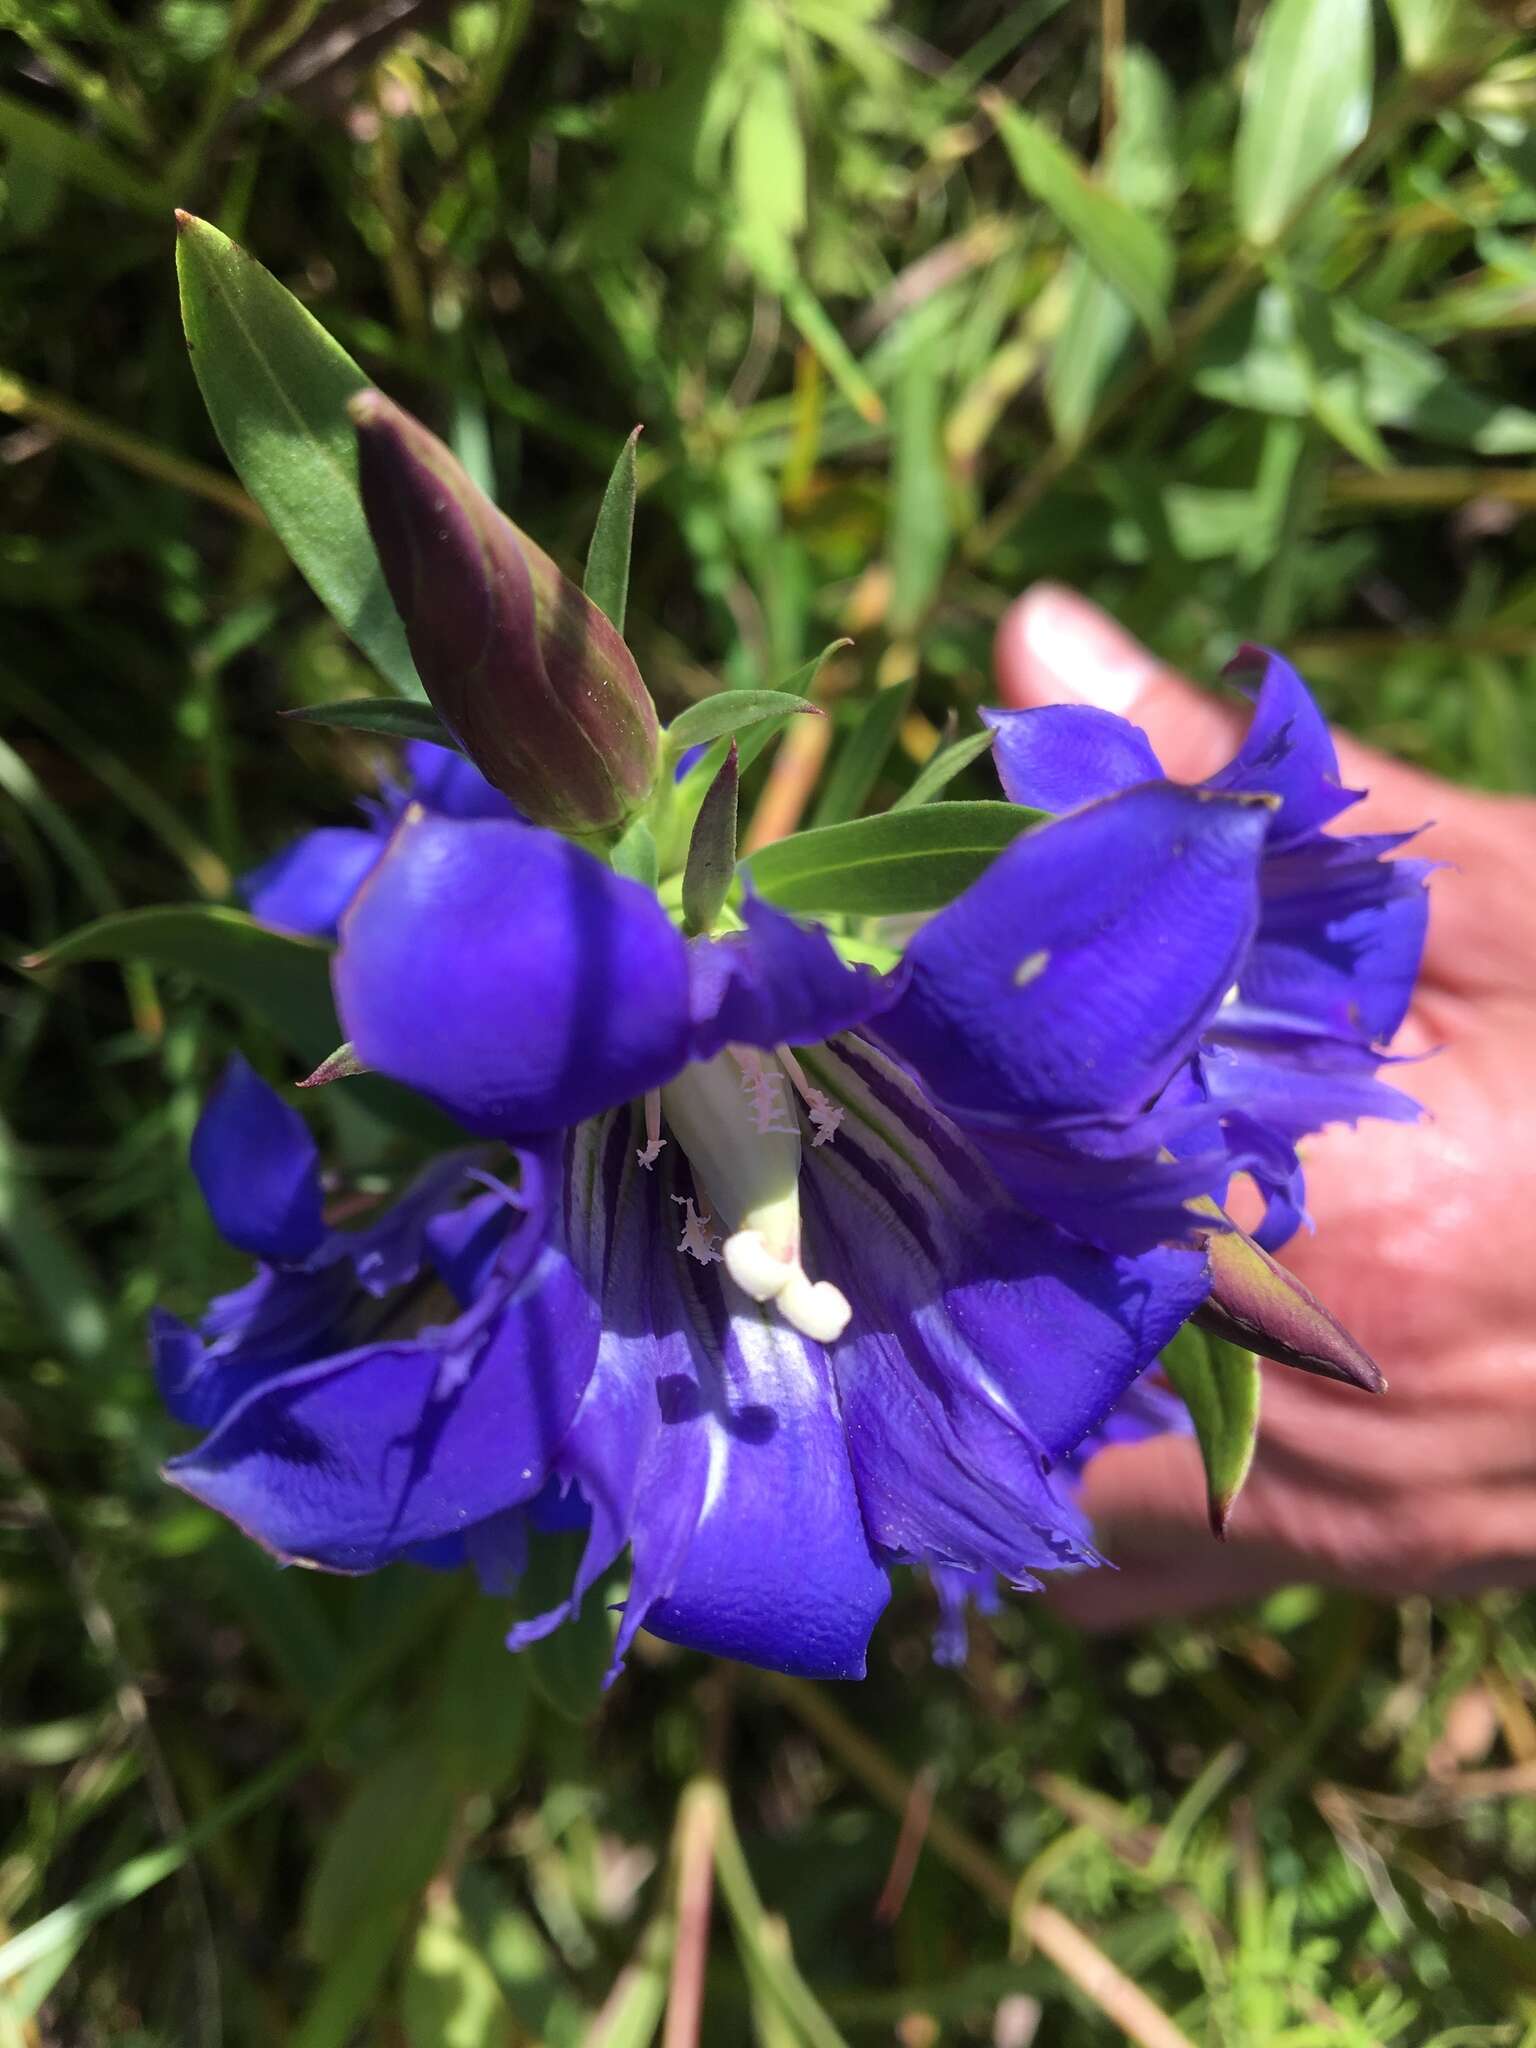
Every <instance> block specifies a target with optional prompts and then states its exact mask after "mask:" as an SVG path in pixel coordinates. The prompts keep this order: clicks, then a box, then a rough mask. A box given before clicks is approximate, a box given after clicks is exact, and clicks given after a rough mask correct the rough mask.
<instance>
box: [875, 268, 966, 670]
mask: <svg viewBox="0 0 1536 2048" xmlns="http://www.w3.org/2000/svg"><path fill="white" fill-rule="evenodd" d="M935 307H937V308H938V309H939V310H940V311H942V310H943V302H942V300H935V301H932V302H930V305H929V306H928V307H926V308H924V311H923V313H922V314H919V315H918V316H917V318H916V319H915V320H914V321H913V322H912V326H913V328H914V330H915V331H914V332H913V333H912V335H911V336H910V338H909V340H908V343H907V348H906V352H905V355H904V357H903V360H902V365H901V370H900V374H899V375H898V377H897V379H896V389H895V394H894V397H893V399H892V403H891V443H892V445H891V491H890V507H891V509H890V530H889V532H888V534H887V536H886V556H887V559H888V560H889V562H890V568H891V608H890V617H889V621H888V623H889V627H890V630H891V632H892V633H893V634H894V635H896V636H897V637H898V638H900V637H901V636H903V635H905V634H909V633H912V632H914V631H915V630H916V629H917V627H918V625H919V623H920V622H921V620H922V618H923V615H924V613H925V612H926V611H927V609H928V606H929V604H930V603H931V602H932V600H933V597H934V595H935V593H936V592H937V590H938V588H939V584H940V582H941V581H942V579H943V575H944V570H945V567H946V565H947V563H948V561H949V551H950V544H951V539H952V527H951V524H950V511H949V479H948V477H947V475H946V474H945V470H944V463H943V459H942V455H941V451H940V441H939V392H940V384H941V380H942V374H943V372H942V365H943V360H944V355H945V345H946V342H947V341H948V334H947V323H946V326H945V327H941V325H940V323H939V321H938V320H937V318H935V317H933V314H934V308H935ZM925 314H926V315H928V316H929V317H926V318H925V317H924V315H925ZM951 347H952V345H951Z"/></svg>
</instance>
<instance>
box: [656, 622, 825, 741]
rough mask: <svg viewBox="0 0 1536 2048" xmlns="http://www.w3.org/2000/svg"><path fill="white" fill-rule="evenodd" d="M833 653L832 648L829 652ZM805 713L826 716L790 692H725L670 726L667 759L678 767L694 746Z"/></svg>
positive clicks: (692, 706) (682, 714)
mask: <svg viewBox="0 0 1536 2048" xmlns="http://www.w3.org/2000/svg"><path fill="white" fill-rule="evenodd" d="M847 644H848V643H847V641H845V640H839V641H834V642H833V646H837V647H846V646H847ZM830 652H831V649H830V648H829V649H828V650H827V653H830ZM825 659H826V655H825V654H823V655H819V656H818V657H817V660H816V663H815V664H813V666H815V667H819V666H820V664H821V662H822V661H824V660H825ZM802 673H803V671H802ZM801 712H809V713H810V714H811V716H812V717H814V718H823V717H825V715H826V714H825V713H824V712H823V710H822V708H821V706H820V705H819V704H812V703H811V702H810V701H809V699H808V698H805V697H797V696H794V695H792V694H791V693H790V692H789V691H787V690H722V691H721V692H720V694H719V695H718V696H717V697H706V698H705V699H704V700H703V702H702V703H700V704H690V705H689V707H688V709H687V710H686V711H680V712H679V713H678V714H677V716H676V718H674V719H673V721H672V723H671V724H670V725H669V726H668V727H667V738H666V752H667V759H668V760H669V761H670V762H671V763H673V764H674V765H675V764H676V763H677V762H678V761H679V760H680V759H681V758H682V756H683V755H684V754H686V753H687V751H688V749H689V748H690V747H698V746H702V745H704V744H705V743H706V742H707V741H709V740H717V739H720V738H721V737H722V736H723V735H724V734H726V733H736V734H741V733H744V732H747V731H749V730H750V729H751V728H752V727H753V726H757V725H765V724H768V723H769V722H770V721H771V722H772V723H773V724H775V725H782V724H783V723H784V721H785V719H787V718H795V717H798V716H799V714H800V713H801Z"/></svg>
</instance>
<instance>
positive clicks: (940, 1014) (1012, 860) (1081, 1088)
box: [878, 783, 1269, 1127]
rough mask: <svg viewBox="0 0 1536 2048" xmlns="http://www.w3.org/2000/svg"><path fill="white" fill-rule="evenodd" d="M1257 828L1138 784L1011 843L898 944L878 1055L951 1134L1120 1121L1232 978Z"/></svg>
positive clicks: (1243, 816) (1244, 926) (1194, 799)
mask: <svg viewBox="0 0 1536 2048" xmlns="http://www.w3.org/2000/svg"><path fill="white" fill-rule="evenodd" d="M1268 816H1269V811H1268V808H1267V807H1266V806H1264V805H1262V804H1260V803H1257V802H1255V801H1253V800H1250V799H1243V798H1225V797H1212V796H1209V795H1207V794H1206V793H1205V792H1203V791H1199V790H1188V789H1181V788H1177V787H1175V786H1174V785H1172V784H1169V783H1148V784H1142V785H1141V786H1140V787H1138V788H1135V789H1129V790H1125V791H1123V792H1122V793H1121V794H1119V795H1117V796H1112V797H1107V798H1105V799H1103V800H1102V801H1101V802H1099V803H1096V804H1092V805H1090V806H1089V807H1088V808H1087V809H1085V810H1080V811H1076V812H1074V813H1073V814H1072V815H1071V816H1070V817H1066V818H1062V819H1059V820H1057V821H1056V822H1055V823H1053V824H1049V825H1044V826H1040V827H1038V828H1036V829H1035V830H1034V831H1032V832H1028V833H1026V834H1025V835H1024V837H1023V838H1021V839H1019V840H1016V841H1015V842H1014V844H1013V845H1012V846H1011V847H1010V848H1009V849H1008V850H1007V852H1005V853H1003V854H1002V855H1000V856H999V858H998V859H997V860H996V861H994V862H993V864H992V866H991V867H990V868H988V869H987V871H986V873H985V874H984V875H983V876H982V877H981V879H980V880H979V881H977V882H976V883H974V884H973V885H972V887H971V888H969V889H968V890H967V891H966V892H965V894H964V895H963V896H961V897H960V898H959V899H958V900H957V901H956V902H954V903H952V904H950V905H949V906H948V908H947V909H945V910H941V911H940V912H939V914H938V915H937V916H936V917H935V918H934V919H933V920H932V921H931V922H930V923H929V924H927V925H926V926H924V928H923V929H922V930H921V931H920V932H918V934H917V936H916V937H915V938H914V939H913V940H912V942H911V944H910V945H909V947H908V949H907V955H906V960H907V965H908V969H909V974H910V979H909V980H908V982H907V985H906V988H905V990H904V991H903V993H902V994H901V996H900V997H899V998H898V1000H897V1002H896V1003H895V1005H894V1006H893V1007H892V1008H891V1009H889V1010H887V1011H886V1012H885V1013H884V1015H883V1016H882V1017H881V1019H880V1021H879V1025H878V1029H879V1032H880V1035H881V1037H882V1038H883V1039H886V1040H887V1041H889V1043H891V1044H892V1045H893V1046H894V1047H895V1049H896V1050H897V1052H898V1053H900V1054H901V1056H902V1057H903V1058H904V1059H905V1060H906V1061H908V1063H909V1064H910V1065H912V1066H913V1067H915V1068H916V1069H917V1071H918V1073H919V1074H920V1075H921V1076H922V1078H923V1080H924V1082H925V1083H926V1084H927V1085H928V1086H929V1088H930V1089H931V1090H932V1092H933V1093H934V1095H935V1096H936V1098H937V1099H938V1100H939V1102H940V1103H941V1104H942V1105H943V1106H944V1107H945V1108H946V1109H950V1110H953V1111H957V1112H960V1113H962V1114H964V1115H965V1116H966V1117H967V1118H971V1117H981V1118H983V1119H985V1120H987V1121H989V1122H992V1123H994V1124H996V1125H998V1126H1000V1127H1001V1126H1004V1125H1006V1124H1007V1123H1008V1122H1010V1121H1014V1120H1018V1119H1023V1120H1024V1121H1025V1122H1040V1121H1042V1120H1051V1119H1058V1118H1061V1117H1063V1116H1070V1115H1080V1114H1088V1115H1110V1116H1126V1115H1130V1114H1132V1113H1134V1112H1135V1111H1137V1110H1139V1109H1140V1108H1141V1107H1142V1106H1143V1105H1144V1104H1145V1103H1146V1102H1148V1101H1150V1100H1151V1099H1153V1098H1154V1097H1155V1096H1156V1095H1157V1093H1158V1092H1159V1090H1160V1089H1161V1088H1162V1087H1163V1086H1164V1084H1165V1083H1166V1082H1167V1081H1168V1080H1169V1078H1170V1077H1171V1076H1172V1074H1173V1073H1174V1072H1175V1070H1176V1069H1177V1068H1178V1067H1179V1066H1180V1065H1181V1064H1182V1062H1183V1061H1185V1060H1186V1059H1187V1058H1188V1057H1189V1055H1190V1053H1191V1052H1192V1050H1193V1049H1194V1046H1195V1043H1196V1041H1197V1039H1198V1037H1199V1033H1200V1031H1201V1029H1202V1028H1203V1026H1204V1025H1205V1024H1206V1023H1207V1022H1208V1020H1209V1019H1210V1017H1211V1016H1212V1015H1213V1014H1214V1012H1215V1010H1216V1008H1217V1006H1218V1005H1219V1004H1220V1002H1221V1000H1222V998H1223V996H1224V995H1225V993H1226V991H1227V990H1228V989H1229V988H1230V987H1231V985H1232V983H1233V981H1234V980H1235V978H1236V975H1237V971H1238V967H1239V965H1240V963H1241V961H1242V959H1243V956H1244V954H1245V953H1246V951H1247V948H1248V945H1249V942H1250V940H1251V938H1252V936H1253V931H1254V926H1255V923H1256V921H1257V911H1258V888H1257V869H1258V861H1259V855H1260V851H1261V848H1262V845H1263V840H1264V834H1265V826H1266V822H1267V819H1268Z"/></svg>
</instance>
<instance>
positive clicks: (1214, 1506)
mask: <svg viewBox="0 0 1536 2048" xmlns="http://www.w3.org/2000/svg"><path fill="white" fill-rule="evenodd" d="M1162 1364H1163V1370H1164V1372H1166V1373H1167V1375H1168V1379H1169V1382H1170V1384H1171V1385H1172V1387H1173V1390H1174V1392H1175V1393H1176V1394H1178V1395H1179V1397H1180V1399H1181V1400H1182V1401H1183V1403H1184V1405H1185V1407H1186V1408H1187V1409H1188V1410H1189V1413H1190V1418H1191V1420H1192V1421H1193V1423H1194V1425H1195V1436H1196V1438H1197V1440H1198V1441H1199V1445H1200V1456H1201V1458H1202V1459H1203V1460H1204V1463H1205V1489H1206V1506H1207V1509H1208V1511H1209V1514H1210V1518H1211V1531H1212V1534H1213V1535H1216V1536H1225V1535H1226V1533H1227V1523H1228V1521H1229V1520H1230V1518H1231V1514H1232V1506H1233V1503H1234V1502H1235V1501H1236V1499H1237V1496H1238V1495H1239V1493H1241V1492H1242V1489H1243V1482H1244V1480H1245V1479H1246V1478H1247V1477H1248V1469H1249V1467H1250V1466H1251V1465H1252V1463H1253V1451H1254V1445H1255V1443H1256V1442H1257V1440H1258V1431H1259V1392H1260V1380H1259V1362H1258V1360H1257V1359H1256V1358H1255V1357H1254V1355H1253V1353H1252V1352H1251V1351H1244V1350H1242V1349H1240V1348H1239V1347H1238V1346H1237V1345H1235V1344H1227V1343H1224V1342H1223V1341H1222V1339H1221V1338H1220V1337H1212V1336H1209V1335H1207V1334H1206V1332H1205V1331H1203V1330H1197V1329H1195V1328H1193V1327H1192V1326H1191V1325H1190V1324H1187V1323H1186V1324H1185V1326H1184V1328H1183V1329H1182V1330H1180V1332H1179V1334H1178V1335H1177V1337H1175V1338H1174V1340H1173V1342H1172V1343H1171V1344H1170V1345H1169V1346H1168V1347H1167V1349H1166V1350H1165V1351H1164V1352H1163V1356H1162Z"/></svg>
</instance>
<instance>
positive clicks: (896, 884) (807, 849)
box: [743, 803, 1042, 917]
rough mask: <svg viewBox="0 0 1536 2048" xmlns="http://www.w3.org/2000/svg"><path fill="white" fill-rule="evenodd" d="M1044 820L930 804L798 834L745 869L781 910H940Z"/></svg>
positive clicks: (997, 807) (1024, 813)
mask: <svg viewBox="0 0 1536 2048" xmlns="http://www.w3.org/2000/svg"><path fill="white" fill-rule="evenodd" d="M1041 822H1042V817H1041V813H1040V812H1039V811H1031V810H1026V809H1025V808H1024V807H1023V806H1022V805H1020V804H1005V803H956V804H927V805H924V806H923V807H922V808H921V809H918V810H909V811H887V812H885V813H884V814H883V815H882V816H880V817H877V818H855V819H852V820H850V821H849V822H848V823H846V824H842V825H822V826H819V827H816V828H813V829H812V830H811V831H809V832H797V833H796V834H795V835H794V837H793V838H792V839H781V840H779V841H778V842H777V843H776V844H775V845H773V846H765V847H764V848H763V849H762V850H761V852H759V853H755V854H753V856H752V858H751V859H750V860H749V861H747V862H745V863H743V866H744V869H745V872H746V873H747V874H748V875H749V876H750V878H751V881H752V886H753V887H754V888H755V889H756V890H757V891H758V893H759V894H760V895H762V896H766V897H767V898H768V900H769V902H771V903H777V904H778V905H779V907H780V908H781V909H783V910H798V911H803V912H807V913H823V914H829V913H831V912H834V911H846V912H848V913H849V914H850V915H853V916H861V917H880V916H885V915H887V914H889V913H892V912H896V911H904V910H938V909H939V908H941V906H942V905H944V904H946V903H950V902H953V900H954V899H955V897H956V896H958V895H959V894H960V893H961V891H962V890H964V889H968V888H969V887H970V885H971V884H972V882H974V881H975V880H976V879H977V877H978V876H979V875H982V874H984V873H985V872H986V870H987V869H988V868H989V867H990V866H991V865H992V862H993V861H994V860H996V858H997V856H998V855H999V854H1000V853H1001V852H1002V851H1003V849H1004V847H1006V846H1011V845H1012V843H1013V841H1014V840H1015V839H1017V838H1018V836H1019V834H1020V833H1021V832H1025V831H1027V830H1028V829H1029V827H1030V826H1032V825H1038V824H1040V823H1041Z"/></svg>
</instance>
